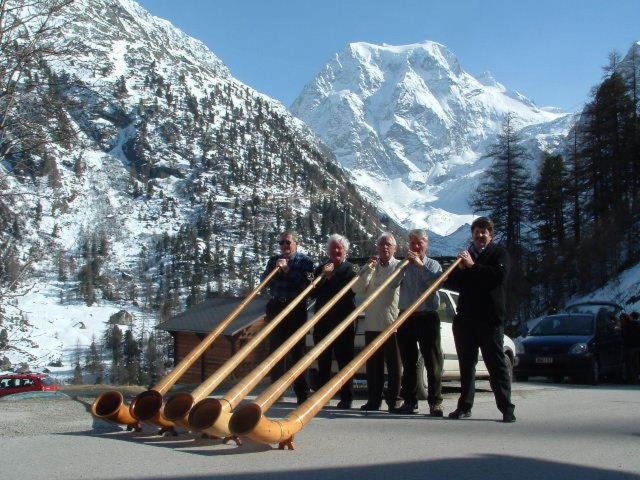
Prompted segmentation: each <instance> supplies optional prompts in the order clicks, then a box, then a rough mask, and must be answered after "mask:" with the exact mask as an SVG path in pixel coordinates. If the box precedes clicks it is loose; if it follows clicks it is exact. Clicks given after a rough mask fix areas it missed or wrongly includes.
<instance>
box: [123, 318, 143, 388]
mask: <svg viewBox="0 0 640 480" xmlns="http://www.w3.org/2000/svg"><path fill="white" fill-rule="evenodd" d="M123 357H124V370H125V374H126V378H125V380H126V383H127V384H129V385H137V384H138V377H139V375H140V347H139V345H138V342H137V341H136V339H135V338H134V336H133V332H132V331H131V329H129V330H127V331H126V332H125V334H124V344H123Z"/></svg>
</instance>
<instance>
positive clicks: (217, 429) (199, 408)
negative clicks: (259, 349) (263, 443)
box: [189, 272, 362, 441]
mask: <svg viewBox="0 0 640 480" xmlns="http://www.w3.org/2000/svg"><path fill="white" fill-rule="evenodd" d="M361 276H362V272H361V273H360V275H358V276H356V277H354V278H352V279H351V280H350V281H349V282H348V283H347V284H346V285H345V286H344V287H342V289H341V290H340V291H339V292H338V293H337V294H336V295H335V296H334V297H333V298H331V300H329V301H328V302H327V303H326V304H324V305H323V306H322V308H321V309H320V310H318V311H317V312H316V314H315V315H314V316H313V317H311V318H310V319H309V320H307V321H306V322H305V323H304V324H302V325H301V326H300V328H298V330H296V331H295V332H294V333H293V335H291V336H290V337H289V338H288V339H287V340H286V341H285V342H284V343H282V345H280V346H279V347H278V348H277V349H276V350H274V351H273V353H271V355H269V356H268V357H267V358H266V359H264V360H263V361H262V363H260V365H258V366H257V367H256V368H254V369H253V370H252V371H251V372H250V373H248V374H247V375H246V376H245V377H244V378H243V379H242V380H240V382H238V383H237V384H236V386H234V387H233V388H232V389H231V390H229V392H227V393H226V394H225V395H224V397H222V398H220V399H217V398H205V399H204V400H201V401H199V402H198V403H197V404H195V405H194V406H193V408H192V409H191V412H190V413H189V426H190V427H191V429H192V430H196V431H200V432H202V433H206V434H207V435H212V436H216V437H224V438H225V440H227V439H228V438H234V436H233V435H232V434H231V431H230V430H229V420H230V419H231V412H232V411H233V409H234V408H236V407H237V406H238V405H239V404H240V402H241V401H242V400H243V399H244V398H245V397H246V396H247V395H248V394H249V392H251V390H253V388H254V387H255V386H256V385H257V384H258V383H259V382H260V381H261V380H262V379H263V378H264V377H265V376H266V375H267V374H268V373H269V371H271V369H272V368H273V367H274V366H275V365H276V363H278V362H279V361H280V360H282V358H284V357H285V356H286V354H287V353H288V352H289V350H291V349H292V348H293V346H294V345H296V344H297V343H298V342H299V341H301V340H302V339H303V338H304V337H305V335H306V334H307V333H308V332H309V331H310V330H311V329H312V328H313V327H314V325H315V324H317V323H318V322H319V321H320V320H321V319H322V318H323V317H324V316H325V315H326V314H327V313H328V312H329V310H331V308H333V306H334V305H335V304H336V303H337V302H338V301H339V300H340V299H341V298H342V297H344V296H345V295H346V294H347V292H348V291H349V290H351V287H353V285H354V284H355V283H356V282H357V281H358V280H359V279H360V277H361ZM234 439H235V438H234ZM236 441H237V439H236Z"/></svg>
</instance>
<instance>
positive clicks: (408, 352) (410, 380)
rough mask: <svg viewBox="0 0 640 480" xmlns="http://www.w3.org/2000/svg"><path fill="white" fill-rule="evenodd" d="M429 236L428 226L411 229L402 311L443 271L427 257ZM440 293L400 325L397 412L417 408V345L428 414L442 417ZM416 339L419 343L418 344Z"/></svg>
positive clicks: (403, 285) (410, 410) (403, 284)
mask: <svg viewBox="0 0 640 480" xmlns="http://www.w3.org/2000/svg"><path fill="white" fill-rule="evenodd" d="M428 249H429V237H428V236H427V232H426V231H425V230H412V231H411V232H410V233H409V253H408V254H407V258H408V259H409V260H410V262H411V263H410V264H409V265H408V266H407V268H406V269H405V271H404V277H403V279H402V284H401V286H400V303H399V307H400V312H402V311H403V310H406V309H407V308H409V307H410V306H411V305H412V304H413V302H415V301H416V300H417V299H418V297H419V296H420V295H421V294H422V293H423V292H424V291H425V290H426V289H427V288H429V286H430V285H431V284H432V283H433V282H434V280H436V279H437V278H438V277H439V276H440V274H441V273H442V266H441V265H440V264H439V263H438V262H437V261H435V260H433V259H432V258H429V257H427V251H428ZM439 305H440V295H439V294H438V292H436V293H434V294H433V295H431V296H430V297H429V298H427V300H426V301H425V302H424V303H423V304H422V305H420V306H419V307H418V309H417V310H416V311H415V312H414V313H413V314H412V315H411V316H410V317H409V318H408V319H407V320H406V321H405V323H404V324H403V325H402V326H401V327H400V328H399V329H398V344H399V346H400V355H401V357H402V368H403V373H402V389H401V393H400V396H401V397H402V398H403V399H404V403H403V404H402V405H401V406H400V407H399V408H394V409H393V410H392V411H393V412H394V413H405V414H406V413H414V412H415V411H416V410H417V409H418V396H417V393H418V392H417V391H418V375H417V373H418V372H417V366H418V345H419V346H420V353H422V357H423V358H424V362H425V366H426V369H427V381H428V390H427V401H428V403H429V415H431V416H433V417H442V367H443V363H444V360H443V356H442V346H441V344H440V317H439V315H438V306H439ZM416 341H417V344H418V345H416Z"/></svg>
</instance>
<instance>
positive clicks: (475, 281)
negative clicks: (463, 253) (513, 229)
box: [446, 242, 511, 326]
mask: <svg viewBox="0 0 640 480" xmlns="http://www.w3.org/2000/svg"><path fill="white" fill-rule="evenodd" d="M472 255H474V253H473V252H472ZM474 262H475V264H474V265H473V267H471V268H465V269H463V270H461V269H456V270H455V271H454V272H453V273H452V274H451V275H450V276H449V279H448V280H447V282H446V287H447V288H451V289H452V290H456V291H458V292H460V297H459V299H458V314H457V315H456V321H463V322H466V321H472V322H484V323H488V324H490V325H494V326H499V325H502V324H503V323H504V320H505V316H506V295H507V279H508V277H509V271H510V268H511V260H510V258H509V253H508V252H507V250H506V249H505V248H504V247H502V246H500V245H497V244H495V243H493V242H491V243H490V244H489V245H488V246H487V247H486V248H485V249H484V250H483V251H482V252H481V253H480V255H479V256H478V257H477V258H476V259H475V260H474Z"/></svg>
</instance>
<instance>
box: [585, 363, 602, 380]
mask: <svg viewBox="0 0 640 480" xmlns="http://www.w3.org/2000/svg"><path fill="white" fill-rule="evenodd" d="M599 380H600V365H599V364H598V360H596V359H595V358H594V359H593V360H591V364H590V365H589V371H588V372H587V375H586V377H585V383H586V384H588V385H597V384H598V381H599Z"/></svg>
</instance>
